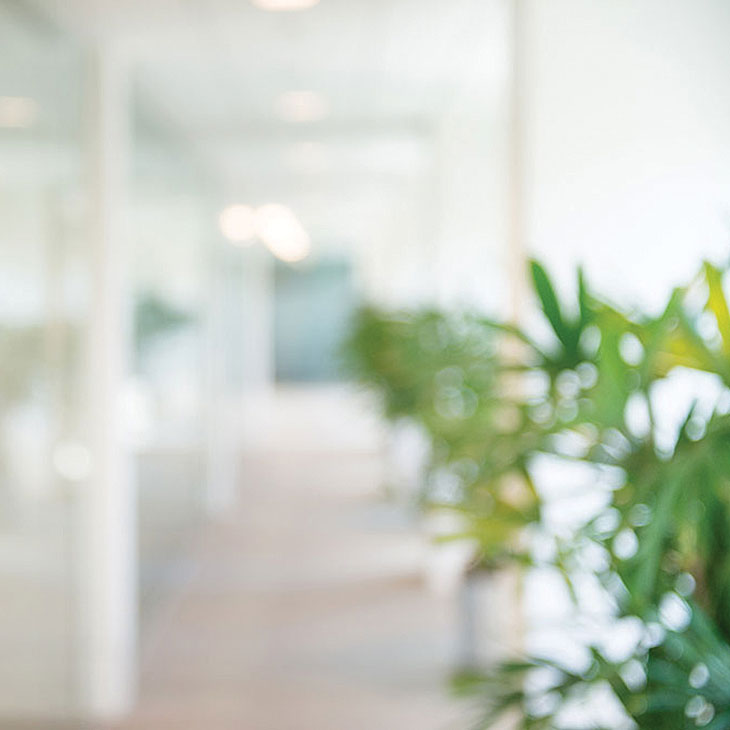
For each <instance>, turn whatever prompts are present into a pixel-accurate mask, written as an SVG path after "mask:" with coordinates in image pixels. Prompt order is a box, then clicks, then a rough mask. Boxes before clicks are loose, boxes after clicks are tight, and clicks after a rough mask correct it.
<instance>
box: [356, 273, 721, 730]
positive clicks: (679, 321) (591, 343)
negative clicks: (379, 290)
mask: <svg viewBox="0 0 730 730" xmlns="http://www.w3.org/2000/svg"><path fill="white" fill-rule="evenodd" d="M531 274H532V280H533V284H534V289H535V292H536V295H537V300H538V302H539V306H540V310H541V315H542V317H543V320H544V323H545V324H546V325H547V327H546V330H547V332H548V333H549V334H548V336H547V337H545V338H542V339H540V341H539V342H538V341H537V339H536V337H535V336H534V334H533V333H532V332H530V333H528V332H527V331H525V330H524V329H522V328H517V327H514V326H509V325H505V324H502V323H499V322H495V321H491V320H488V319H486V318H484V317H481V316H477V315H474V314H449V313H444V312H439V311H433V310H429V311H416V312H397V313H390V312H383V311H378V310H376V309H373V308H367V309H364V310H362V311H361V312H360V314H359V317H358V319H357V321H356V323H355V327H354V329H353V335H352V338H351V341H350V343H349V353H350V359H351V362H352V366H353V371H354V372H355V374H356V376H357V377H358V378H359V380H360V381H361V382H362V383H364V384H366V385H368V386H369V387H372V388H374V389H375V390H376V391H377V392H379V393H380V395H381V398H382V402H383V405H384V411H385V413H386V415H387V416H388V417H390V418H402V417H408V418H411V419H413V420H415V421H416V422H418V423H419V424H421V426H422V427H423V428H424V430H425V431H426V433H427V434H428V435H429V438H430V440H431V445H432V462H431V465H430V468H431V471H432V472H433V473H436V474H438V473H443V472H444V470H446V471H448V472H449V473H450V474H451V475H452V476H453V477H455V478H456V479H457V483H458V485H459V488H458V489H456V490H453V491H452V493H451V494H450V495H449V498H448V499H447V500H445V502H446V506H448V507H449V508H450V509H455V510H458V511H459V512H460V513H461V514H462V515H463V516H464V519H465V525H466V526H465V529H464V531H463V533H462V534H460V535H458V536H455V537H459V538H468V539H471V540H473V541H474V542H475V544H476V545H477V546H478V554H479V558H480V560H481V561H482V562H483V563H484V564H486V565H491V566H494V565H500V564H502V563H504V562H505V561H509V560H518V561H520V562H522V563H529V562H530V561H531V560H534V559H535V549H534V540H531V539H530V538H531V536H534V535H535V534H537V533H541V534H543V535H545V534H549V535H550V539H551V540H552V541H553V545H554V547H555V549H554V551H553V555H552V557H551V562H552V564H553V565H554V567H555V568H556V569H558V570H560V571H561V573H562V574H563V576H564V577H565V580H566V583H567V585H568V586H569V588H570V590H571V592H572V594H573V595H574V597H575V600H576V603H577V604H578V603H580V601H579V595H578V593H579V587H578V586H577V585H576V580H575V576H576V573H577V572H578V566H583V565H585V564H586V556H587V555H593V556H594V558H595V556H596V555H598V556H599V559H598V560H595V559H594V560H593V563H592V570H593V572H594V574H595V576H596V578H597V579H598V580H599V581H600V583H601V584H602V585H603V587H604V590H605V595H606V601H608V602H612V603H613V605H615V614H616V621H619V620H634V621H636V622H638V624H639V625H640V626H641V631H640V632H639V639H638V640H637V642H636V646H635V647H634V648H633V650H632V654H631V655H630V656H625V657H621V659H620V661H616V660H615V659H613V660H612V659H611V658H610V656H609V654H610V653H608V652H606V651H605V650H604V649H603V648H602V647H601V646H600V642H598V641H594V642H592V643H591V644H590V645H589V646H588V647H587V651H588V652H589V654H590V657H591V660H590V661H589V662H588V663H587V664H586V666H584V667H582V668H580V670H577V669H575V668H569V667H566V666H562V665H559V664H557V663H555V662H554V661H550V660H548V659H546V658H539V657H533V658H528V659H526V660H525V661H523V662H518V663H513V664H508V665H505V666H503V667H502V668H501V669H499V670H498V671H497V672H496V673H491V674H490V675H489V676H484V677H482V678H480V679H478V680H475V681H473V682H472V683H471V684H470V686H471V688H472V689H473V690H474V691H476V692H477V693H478V694H479V695H480V696H482V697H484V700H485V705H486V707H487V709H486V711H485V712H484V715H483V718H482V720H481V721H480V723H479V727H483V728H487V727H490V726H491V723H493V722H494V721H495V719H497V718H498V717H500V716H501V715H504V714H505V713H509V712H514V711H515V710H517V711H518V714H519V717H520V718H521V719H520V721H519V723H520V724H519V726H520V727H523V728H554V727H563V726H566V725H565V723H567V722H568V720H566V716H567V715H566V713H568V714H569V710H570V708H571V707H573V706H576V705H581V704H585V700H586V698H587V697H590V696H592V695H593V694H594V693H595V692H601V691H608V688H610V694H612V696H613V697H614V699H616V700H618V702H619V703H620V706H621V707H622V716H623V717H624V726H626V727H640V728H647V729H653V728H673V729H674V728H677V729H679V728H690V727H698V726H704V727H708V728H712V730H720V729H722V728H730V415H729V411H730V398H729V397H728V394H729V393H730V390H728V388H729V387H730V309H729V308H728V303H727V299H726V297H725V293H724V289H723V278H724V271H723V270H721V269H720V268H718V267H716V266H714V265H712V264H709V263H706V264H705V265H704V266H703V267H702V270H701V272H700V273H699V274H698V275H697V276H696V277H695V279H694V280H693V281H692V282H691V283H690V284H689V285H688V286H686V287H682V288H678V289H676V290H675V291H674V292H673V293H672V295H671V296H670V298H669V301H668V304H667V306H666V307H665V309H664V310H663V311H662V312H660V313H659V314H658V315H651V316H650V315H646V314H643V313H640V312H625V311H622V310H621V309H619V308H617V307H615V306H613V305H611V304H610V303H608V302H607V301H604V300H603V299H601V298H599V297H597V296H595V295H594V294H593V293H592V292H590V291H589V289H588V287H587V285H586V282H585V280H584V277H583V275H582V273H580V272H579V274H578V281H577V286H576V291H577V301H576V302H575V304H574V305H573V306H569V304H568V303H567V302H561V301H560V299H559V297H558V296H557V294H556V292H555V289H554V287H553V285H552V283H551V281H550V278H549V277H548V275H547V273H546V271H545V269H544V268H543V267H542V266H540V265H539V264H538V263H536V262H533V263H532V264H531ZM688 372H691V373H694V376H693V377H695V378H697V379H700V380H698V382H701V383H702V384H703V385H704V391H703V392H702V393H700V395H701V396H702V397H698V399H697V401H696V402H695V403H694V404H690V405H689V406H688V410H687V412H686V413H685V414H684V419H683V421H682V422H681V424H679V425H678V427H677V428H676V429H675V430H674V431H672V430H671V429H670V428H668V417H667V416H666V410H667V403H669V404H670V405H672V404H674V403H676V402H678V401H677V398H675V397H673V394H672V388H673V387H674V384H675V382H676V379H677V378H678V377H681V376H682V375H683V374H686V373H688ZM667 393H669V395H668V396H667ZM546 457H547V458H550V459H552V460H553V461H555V460H558V461H559V462H571V463H574V464H575V463H577V464H580V465H582V467H583V468H584V473H585V475H586V485H585V490H586V492H588V491H590V490H593V491H594V492H595V491H596V489H597V487H596V485H595V484H592V483H591V482H596V481H601V475H602V474H605V473H608V472H610V473H611V474H613V475H614V477H616V475H618V477H617V479H616V484H615V485H614V486H613V487H612V489H611V490H610V491H608V494H607V499H606V506H605V507H604V508H602V509H599V510H598V511H597V512H595V514H593V515H592V517H589V518H587V519H586V520H584V521H583V523H582V524H579V525H578V526H577V527H575V528H574V529H572V530H571V531H569V532H567V533H566V532H565V531H564V530H563V531H558V533H555V531H554V530H553V532H552V533H551V526H550V525H549V520H548V519H547V518H546V509H545V506H546V504H545V500H546V496H545V494H544V490H543V488H542V486H541V484H540V476H539V469H538V468H537V467H536V464H538V463H539V461H540V460H541V459H543V460H544V459H545V458H546ZM427 497H430V501H431V502H432V503H435V504H438V505H439V506H444V500H442V499H441V497H440V495H439V493H438V490H435V491H433V490H432V493H431V494H429V495H427ZM545 673H548V674H549V675H550V677H551V681H550V682H549V683H548V685H547V686H542V687H541V688H538V689H535V686H536V685H535V682H534V677H535V676H539V675H541V674H542V675H545ZM538 684H539V683H538ZM582 722H583V723H584V724H583V725H580V724H578V725H576V724H575V720H574V719H573V724H572V725H570V726H571V727H585V728H594V727H596V728H599V727H601V724H600V722H599V721H598V720H596V719H595V718H594V719H590V720H589V719H584V720H583V721H582ZM607 726H608V725H607ZM611 726H612V727H616V724H615V723H614V724H613V725H611Z"/></svg>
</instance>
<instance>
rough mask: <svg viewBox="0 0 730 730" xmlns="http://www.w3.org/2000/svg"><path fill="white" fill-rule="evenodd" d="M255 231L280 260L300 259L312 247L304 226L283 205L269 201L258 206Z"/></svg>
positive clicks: (303, 257) (294, 260)
mask: <svg viewBox="0 0 730 730" xmlns="http://www.w3.org/2000/svg"><path fill="white" fill-rule="evenodd" d="M256 232H257V233H258V235H259V238H260V239H261V240H262V241H263V242H264V243H265V244H266V245H267V246H268V248H269V250H270V251H271V253H273V254H274V256H276V257H277V258H279V259H281V260H282V261H287V262H289V263H294V262H296V261H301V260H302V259H305V258H306V257H307V256H308V255H309V252H310V250H311V248H312V241H311V239H310V238H309V234H308V233H307V232H306V231H305V230H304V226H302V224H301V223H300V222H299V219H298V218H297V217H296V216H295V215H294V213H293V212H292V211H291V210H290V209H289V208H287V207H286V206H285V205H279V204H277V203H269V204H268V205H262V206H261V207H260V208H258V209H257V211H256Z"/></svg>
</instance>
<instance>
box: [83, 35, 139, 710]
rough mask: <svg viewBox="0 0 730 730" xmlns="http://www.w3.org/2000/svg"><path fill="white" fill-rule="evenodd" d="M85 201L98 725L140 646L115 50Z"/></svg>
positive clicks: (90, 572)
mask: <svg viewBox="0 0 730 730" xmlns="http://www.w3.org/2000/svg"><path fill="white" fill-rule="evenodd" d="M87 99H88V129H87V137H86V138H87V140H88V143H89V149H88V161H87V162H88V169H87V172H88V179H87V184H88V198H89V228H90V230H89V233H90V240H89V261H90V269H91V271H90V273H91V292H90V320H89V330H88V343H87V344H88V349H87V354H88V358H89V359H88V365H87V371H86V372H87V379H86V382H87V385H88V393H87V410H86V415H87V419H88V420H87V423H86V429H87V439H88V444H89V450H90V453H91V469H92V471H91V477H90V479H89V483H88V485H87V491H85V492H84V493H83V494H82V495H81V516H82V517H81V525H80V535H79V536H80V551H79V568H80V571H81V572H80V596H79V609H80V617H79V618H80V620H79V631H80V636H79V638H80V648H81V653H80V677H79V687H80V694H81V698H80V702H81V705H82V707H81V710H82V712H84V713H85V714H87V715H90V716H92V717H98V718H111V717H115V716H118V715H121V714H123V713H124V712H126V711H127V710H128V709H130V707H131V706H132V704H133V700H134V694H135V674H136V643H137V638H136V634H137V631H136V629H137V591H136V586H137V554H136V542H137V539H136V501H135V494H134V484H133V479H132V471H131V457H130V454H129V452H128V450H127V448H126V447H125V443H124V441H125V438H124V430H123V429H124V423H123V414H122V406H123V402H122V394H123V388H124V381H125V374H126V366H127V348H128V340H129V337H128V326H127V325H128V322H127V317H126V315H125V309H126V301H127V298H126V297H125V293H124V281H125V277H124V269H125V262H124V248H125V247H124V241H123V230H122V215H123V211H124V184H125V177H126V158H127V144H128V141H129V140H128V135H129V117H130V106H129V96H128V87H127V74H126V69H125V65H124V63H123V62H122V59H121V58H120V56H119V55H118V53H117V52H116V50H115V49H114V48H113V47H108V46H107V47H104V48H98V49H96V50H95V51H94V52H93V53H91V54H90V58H89V74H88V89H87Z"/></svg>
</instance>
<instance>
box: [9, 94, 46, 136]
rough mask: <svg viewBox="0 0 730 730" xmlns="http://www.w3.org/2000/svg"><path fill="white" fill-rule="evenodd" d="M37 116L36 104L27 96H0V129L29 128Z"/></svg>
mask: <svg viewBox="0 0 730 730" xmlns="http://www.w3.org/2000/svg"><path fill="white" fill-rule="evenodd" d="M37 116H38V103H37V102H36V101H35V99H30V98H28V97H27V96H0V127H15V128H23V127H30V125H31V124H33V122H35V120H36V117H37Z"/></svg>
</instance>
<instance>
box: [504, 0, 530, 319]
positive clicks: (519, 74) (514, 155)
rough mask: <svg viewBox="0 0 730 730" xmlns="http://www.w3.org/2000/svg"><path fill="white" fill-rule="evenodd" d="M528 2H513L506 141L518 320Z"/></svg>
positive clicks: (523, 248) (523, 266)
mask: <svg viewBox="0 0 730 730" xmlns="http://www.w3.org/2000/svg"><path fill="white" fill-rule="evenodd" d="M526 3H527V0H512V33H511V36H512V37H511V50H512V53H511V66H512V78H511V82H512V83H511V84H510V91H509V96H510V98H509V110H510V111H509V142H508V170H507V188H508V189H507V195H508V202H507V206H508V211H507V257H506V262H507V269H508V280H509V283H510V316H511V318H512V319H513V320H515V321H517V320H519V319H520V315H521V313H522V312H523V310H524V308H525V304H526V301H527V296H528V288H527V243H526V240H525V236H526V231H527V219H526V217H527V204H526V203H527V201H526V190H527V188H526V185H525V144H526V119H525V111H526V110H525V73H526V68H525V58H526V50H527V49H526V42H527V41H526V27H525V24H526V19H527V6H526Z"/></svg>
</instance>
